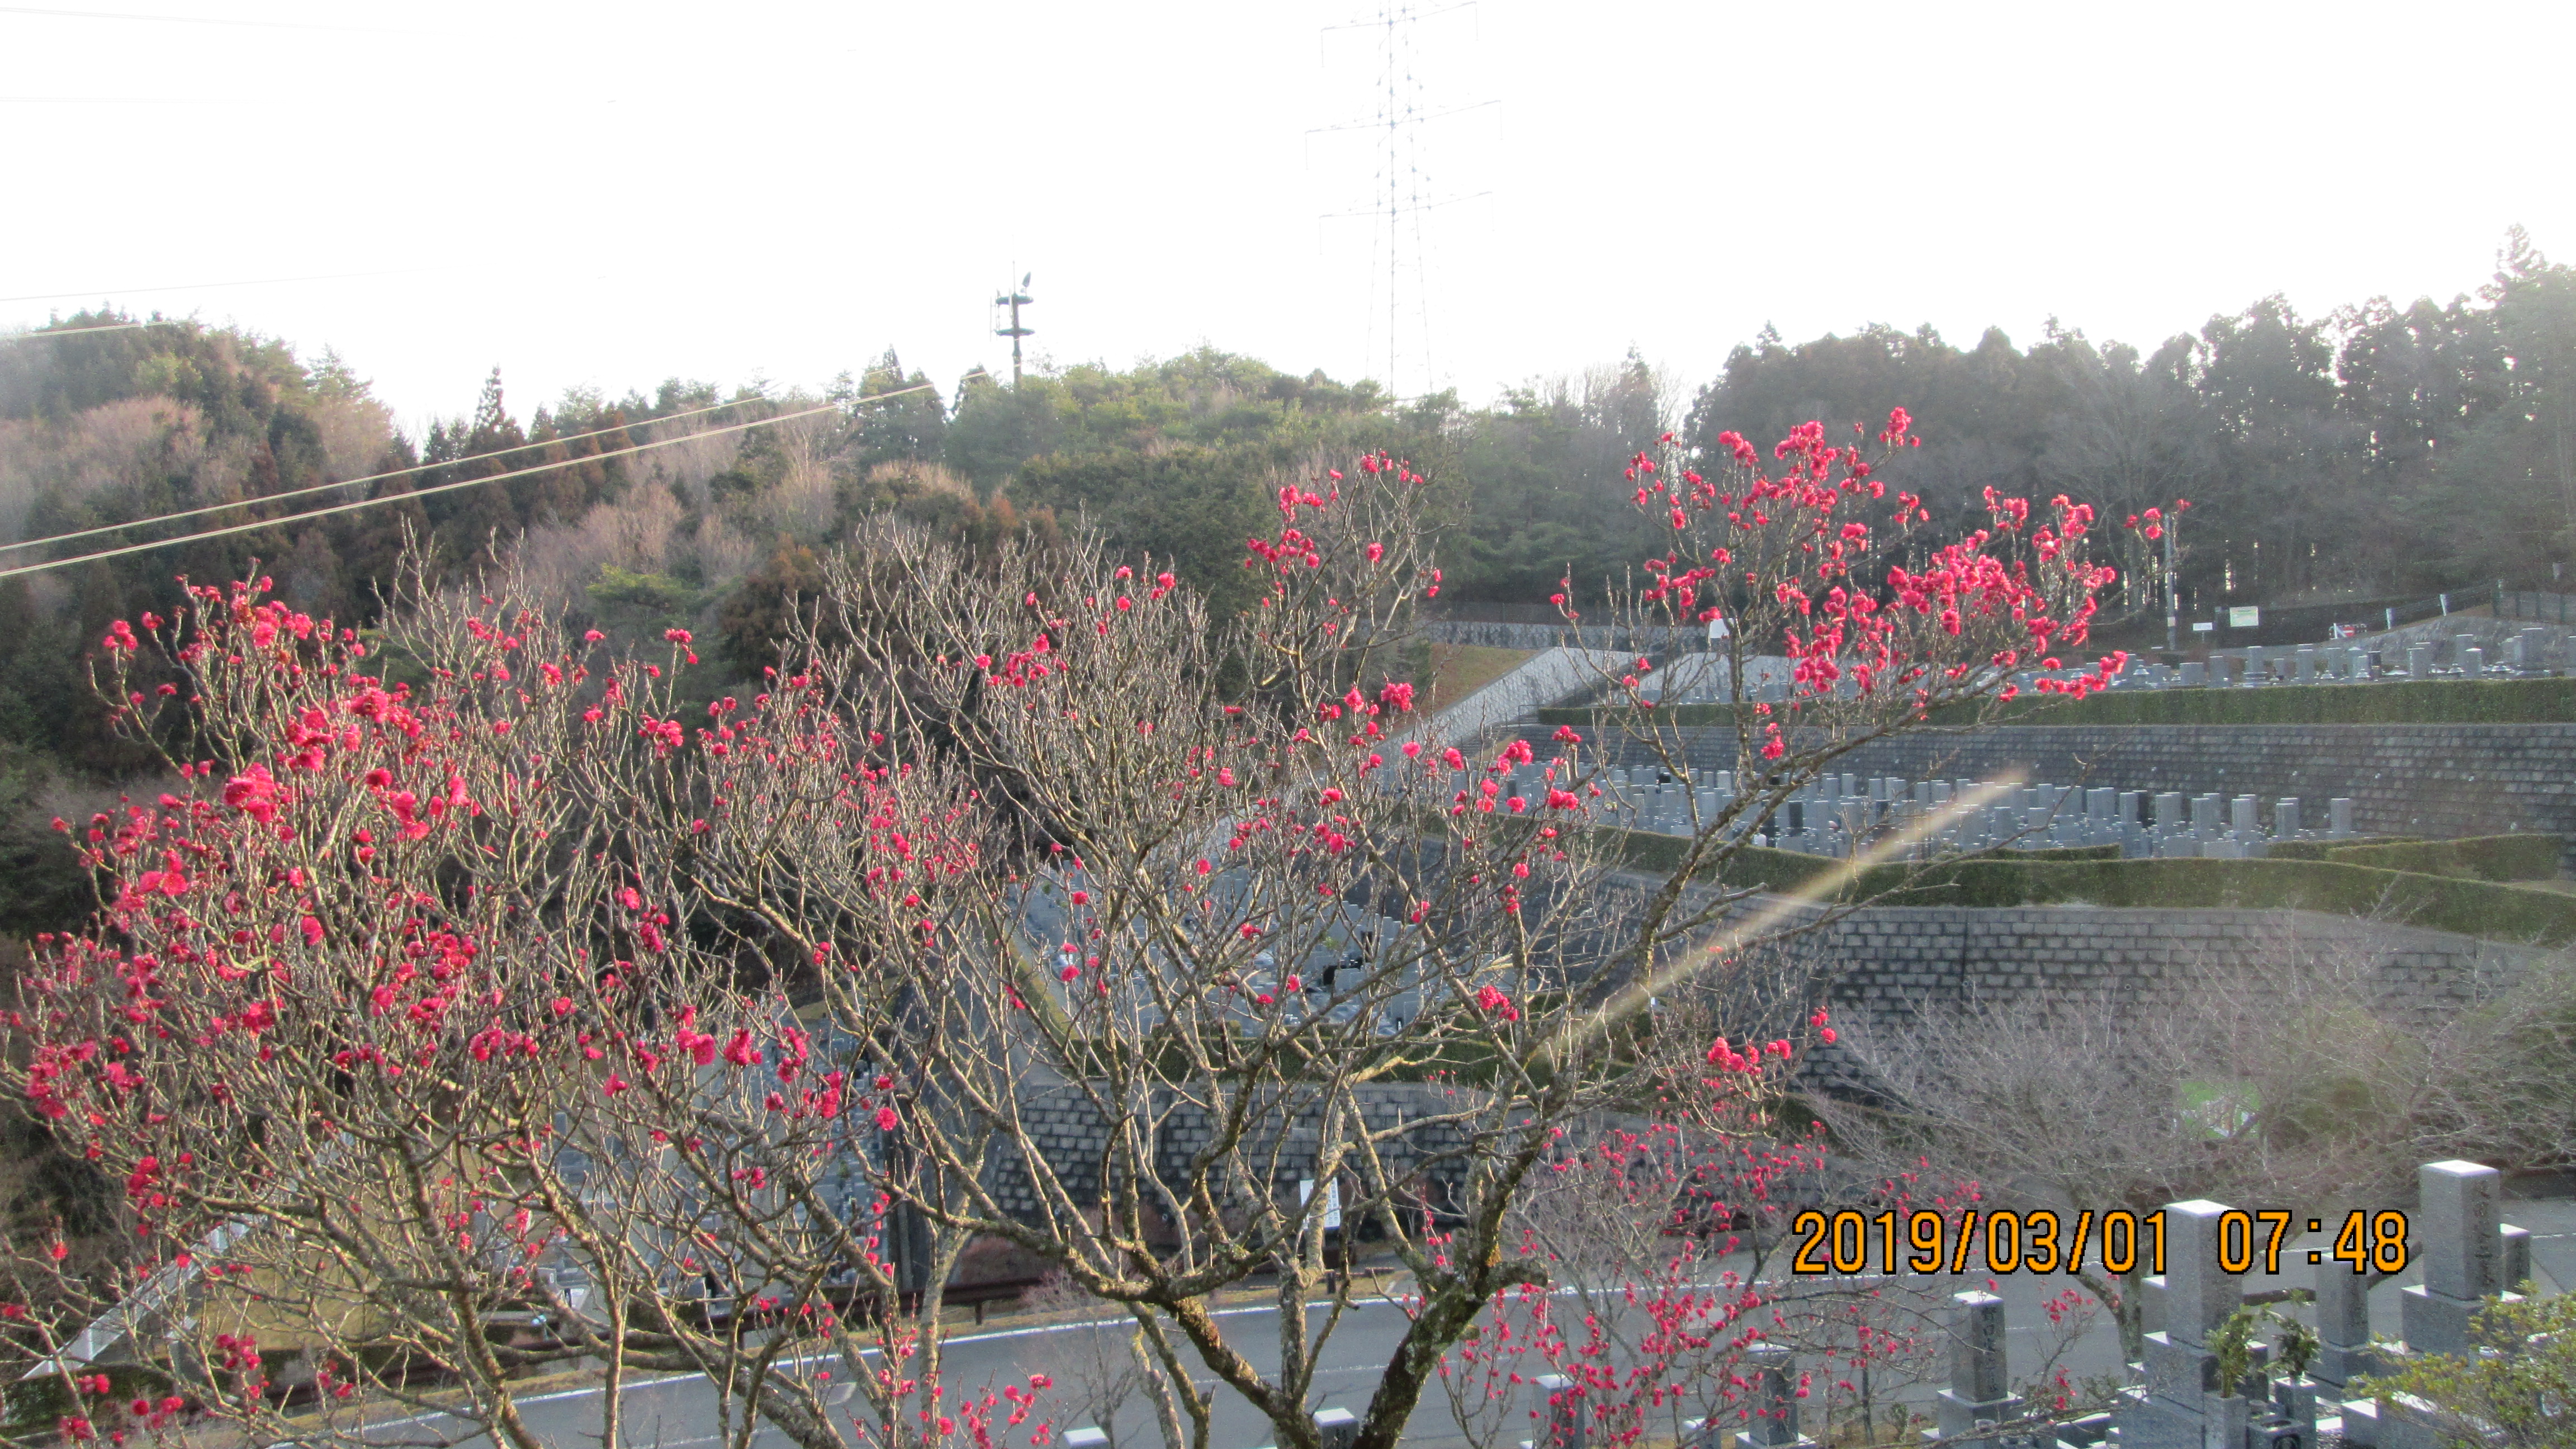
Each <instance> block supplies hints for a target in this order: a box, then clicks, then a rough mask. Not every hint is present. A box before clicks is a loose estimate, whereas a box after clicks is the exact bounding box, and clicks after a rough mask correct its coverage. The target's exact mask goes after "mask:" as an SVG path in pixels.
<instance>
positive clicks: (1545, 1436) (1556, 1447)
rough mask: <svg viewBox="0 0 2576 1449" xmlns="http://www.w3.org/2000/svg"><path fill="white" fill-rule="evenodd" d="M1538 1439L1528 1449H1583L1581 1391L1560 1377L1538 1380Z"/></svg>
mask: <svg viewBox="0 0 2576 1449" xmlns="http://www.w3.org/2000/svg"><path fill="white" fill-rule="evenodd" d="M1537 1388H1538V1422H1539V1437H1538V1438H1537V1440H1535V1441H1534V1442H1533V1443H1532V1445H1531V1449H1583V1436H1584V1430H1585V1429H1586V1427H1587V1423H1586V1420H1587V1419H1588V1418H1589V1417H1590V1416H1588V1415H1587V1414H1585V1413H1584V1412H1583V1391H1582V1390H1581V1389H1579V1388H1577V1387H1575V1383H1574V1380H1572V1379H1570V1378H1567V1377H1566V1376H1565V1375H1563V1374H1542V1375H1540V1376H1539V1379H1538V1384H1537Z"/></svg>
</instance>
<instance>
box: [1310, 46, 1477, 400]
mask: <svg viewBox="0 0 2576 1449" xmlns="http://www.w3.org/2000/svg"><path fill="white" fill-rule="evenodd" d="M1475 3H1476V0H1454V3H1448V4H1436V5H1435V6H1434V7H1433V8H1431V9H1428V10H1426V9H1424V8H1422V7H1421V5H1420V4H1418V3H1416V0H1380V4H1379V7H1378V11H1377V13H1376V14H1375V15H1373V16H1368V17H1365V18H1361V19H1355V20H1351V21H1349V22H1347V23H1345V24H1341V25H1328V26H1325V27H1324V29H1325V31H1326V32H1328V33H1329V32H1331V31H1336V30H1372V31H1375V32H1377V34H1378V37H1379V50H1378V75H1377V78H1376V83H1375V85H1374V86H1373V87H1372V89H1374V90H1375V91H1376V92H1377V93H1378V95H1377V102H1376V106H1375V108H1374V109H1375V114H1373V115H1370V116H1368V117H1367V118H1366V119H1362V120H1353V121H1348V122H1344V123H1342V124H1340V125H1332V126H1316V127H1313V128H1311V129H1309V130H1308V132H1307V134H1308V135H1310V136H1312V135H1320V134H1323V133H1326V132H1333V131H1367V132H1375V133H1378V134H1380V135H1382V137H1383V139H1384V146H1385V149H1384V151H1383V154H1382V158H1381V160H1380V164H1379V174H1378V176H1377V177H1376V179H1375V181H1374V182H1373V183H1372V191H1373V192H1374V193H1375V194H1374V195H1373V196H1372V198H1371V200H1370V202H1369V203H1368V204H1367V205H1364V206H1360V207H1356V208H1354V209H1352V210H1349V211H1337V212H1328V213H1326V214H1325V216H1324V217H1323V218H1321V219H1323V220H1330V219H1333V218H1337V217H1369V218H1371V219H1373V220H1376V221H1379V222H1382V223H1383V224H1384V227H1385V234H1384V235H1385V244H1386V386H1387V392H1388V394H1389V395H1390V396H1395V395H1397V394H1400V393H1401V392H1402V391H1403V389H1402V388H1401V387H1399V386H1398V385H1397V382H1396V371H1397V367H1398V365H1399V361H1400V354H1401V350H1402V349H1401V342H1400V338H1401V333H1402V328H1403V309H1404V301H1405V297H1404V289H1403V282H1404V264H1405V261H1406V259H1407V258H1406V241H1407V237H1406V234H1405V233H1406V227H1407V225H1408V223H1409V224H1410V226H1411V231H1412V235H1411V238H1410V241H1411V244H1412V245H1411V258H1410V259H1411V262H1412V266H1413V284H1414V285H1413V291H1414V297H1413V303H1414V307H1415V310H1416V313H1417V315H1418V319H1419V322H1420V331H1421V351H1422V358H1421V362H1422V370H1423V386H1424V390H1425V391H1426V392H1427V391H1429V390H1430V388H1431V385H1432V383H1433V380H1434V379H1433V374H1432V367H1431V315H1430V304H1429V300H1428V288H1427V286H1426V285H1425V277H1424V263H1423V242H1422V213H1424V212H1426V211H1432V210H1436V209H1438V208H1440V207H1444V206H1449V205H1452V204H1454V203H1456V202H1461V201H1472V200H1474V199H1475V198H1476V197H1480V196H1490V195H1492V194H1493V193H1492V192H1490V191H1479V192H1475V193H1472V194H1470V195H1465V196H1459V195H1450V196H1431V195H1427V194H1426V192H1427V190H1428V187H1429V183H1430V180H1431V177H1430V176H1429V175H1428V173H1427V172H1426V171H1425V169H1424V167H1423V164H1422V160H1421V156H1420V147H1419V144H1418V143H1419V134H1418V133H1419V132H1420V130H1421V128H1422V127H1423V126H1424V125H1425V124H1426V123H1428V122H1431V121H1437V120H1443V119H1446V118H1448V117H1451V116H1456V115H1462V114H1464V113H1466V112H1469V111H1481V110H1484V109H1486V108H1487V107H1489V106H1496V105H1500V104H1501V102H1500V101H1494V100H1488V101H1478V102H1475V103H1473V104H1470V105H1463V106H1453V107H1449V108H1447V109H1444V110H1433V109H1431V108H1430V107H1429V106H1428V105H1427V104H1426V103H1425V101H1424V99H1423V96H1422V78H1421V76H1420V75H1419V73H1418V70H1417V63H1416V59H1415V57H1416V55H1417V53H1418V46H1417V44H1416V42H1415V39H1414V34H1413V32H1414V29H1415V27H1416V26H1417V25H1419V24H1420V23H1421V22H1422V21H1424V20H1427V19H1429V18H1431V17H1433V16H1437V15H1445V14H1448V13H1449V12H1451V11H1455V10H1466V9H1471V8H1472V7H1473V6H1474V5H1475Z"/></svg>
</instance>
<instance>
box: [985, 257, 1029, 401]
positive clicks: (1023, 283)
mask: <svg viewBox="0 0 2576 1449" xmlns="http://www.w3.org/2000/svg"><path fill="white" fill-rule="evenodd" d="M1036 275H1037V274H1036V273H1035V272H1022V273H1020V284H1019V285H1018V286H1016V287H1014V288H1012V289H1011V290H1010V291H1009V292H1008V293H1006V294H1005V295H1003V296H999V297H995V298H994V299H993V305H994V306H996V307H1009V308H1010V309H1011V325H1010V326H1008V327H996V328H994V329H993V335H994V336H996V337H1007V338H1009V339H1011V386H1012V387H1015V388H1016V387H1018V386H1019V385H1020V339H1021V338H1023V337H1035V336H1036V335H1037V329H1036V328H1034V327H1023V326H1021V325H1020V309H1021V308H1022V307H1026V306H1028V305H1030V303H1029V292H1028V286H1029V278H1031V277H1033V276H1036Z"/></svg>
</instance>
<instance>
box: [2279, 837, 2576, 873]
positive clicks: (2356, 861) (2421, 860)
mask: <svg viewBox="0 0 2576 1449" xmlns="http://www.w3.org/2000/svg"><path fill="white" fill-rule="evenodd" d="M2565 844H2566V843H2565V842H2564V841H2562V840H2560V839H2559V838H2558V837H2557V836H2555V835H2542V834H2538V833H2533V832H2525V833H2522V834H2516V835H2472V836H2467V837H2464V838H2462V839H2458V840H2419V841H2413V842H2407V843H2391V844H2386V845H2358V844H2347V845H2343V846H2341V847H2340V848H2338V849H2337V850H2335V851H2334V853H2333V854H2331V855H2329V856H2327V857H2326V858H2327V859H2328V860H2334V861H2340V862H2342V863H2343V864H2345V865H2368V866H2376V867H2378V868H2379V869H2381V870H2406V871H2416V872H2419V873H2421V874H2424V875H2450V876H2468V877H2472V878H2474V879H2477V880H2549V879H2552V878H2554V877H2556V876H2557V874H2558V858H2559V856H2560V854H2561V853H2562V852H2563V850H2564V849H2565Z"/></svg>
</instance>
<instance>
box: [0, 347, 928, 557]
mask: <svg viewBox="0 0 2576 1449" xmlns="http://www.w3.org/2000/svg"><path fill="white" fill-rule="evenodd" d="M937 386H938V384H936V383H924V384H922V385H921V386H919V387H908V388H902V389H899V390H897V391H896V392H881V393H877V394H875V395H874V396H872V397H868V398H863V399H861V401H863V402H874V401H876V400H877V399H878V398H888V397H896V396H899V395H900V394H901V393H907V392H928V391H931V390H932V389H933V388H935V387H937ZM839 407H840V404H838V403H824V404H822V405H821V406H819V407H810V408H805V409H803V410H801V411H798V412H792V413H781V414H779V415H778V416H776V417H774V418H755V419H753V420H752V421H750V422H747V423H727V424H725V425H724V426H723V427H720V428H707V429H704V430H702V431H700V432H695V433H682V434H681V435H680V436H678V437H676V438H663V439H661V440H659V441H656V442H651V443H638V444H637V445H635V446H634V447H632V448H620V449H618V450H616V451H614V452H608V453H596V454H593V455H592V459H593V460H604V459H608V458H623V457H627V456H629V455H631V454H635V453H642V452H648V451H650V450H652V449H654V448H668V447H671V446H673V445H675V444H679V443H685V442H689V441H691V440H693V439H697V438H712V437H716V436H718V435H720V434H724V433H739V432H742V431H744V430H745V429H748V428H763V427H767V426H769V425H770V424H772V423H788V422H794V421H795V420H796V419H798V418H810V417H812V416H814V415H815V414H817V413H828V412H832V411H835V410H837V409H838V408H839ZM564 466H565V465H564V464H561V463H544V464H540V465H538V466H537V467H534V468H519V469H514V470H512V471H510V472H507V473H494V474H492V475H491V476H489V477H486V478H464V479H459V480H458V481H456V482H454V483H440V484H436V485H434V486H432V487H428V488H420V489H415V490H413V491H412V492H409V493H388V494H386V495H384V496H383V497H381V498H361V499H359V500H358V501H356V502H354V503H334V504H332V505H330V506H329V507H327V508H313V509H307V510H306V511H304V512H302V513H296V514H290V515H288V516H287V517H284V518H270V519H262V520H260V521H257V522H253V523H236V524H231V525H228V526H226V527H223V528H209V529H204V530H201V531H199V532H196V533H189V534H182V535H180V536H179V537H177V538H165V539H161V540H159V541H158V542H154V543H133V544H127V545H126V546H125V547H123V548H109V549H101V550H99V551H98V552H96V553H85V554H77V555H75V556H73V557H71V558H58V559H52V560H48V561H47V562H44V563H35V564H20V565H19V566H17V567H16V568H8V569H0V579H8V578H16V577H17V576H19V575H21V574H32V573H41V572H43V571H44V570H46V569H57V568H67V567H69V566H71V565H73V564H84V563H96V562H98V561H100V560H102V559H111V558H122V557H124V556H125V555H127V554H136V553H148V552H150V551H151V550H153V549H156V548H171V547H175V546H176V545H179V544H183V543H196V542H199V541H201V540H204V539H209V538H222V537H225V536H226V535H229V534H235V533H252V532H256V531H258V530H260V529H263V528H278V527H282V526H284V525H286V524H290V523H301V522H303V521H304V520H306V519H308V518H320V517H323V516H324V515H326V514H333V513H348V512H352V511H354V510H356V509H360V508H373V507H375V506H376V505H377V504H379V503H393V502H398V501H400V500H402V499H405V498H426V497H428V496H429V495H431V494H433V493H447V492H452V491H454V490H456V489H459V488H477V487H480V486H482V485H483V484H486V483H500V482H506V481H507V480H509V479H512V478H525V477H528V476H530V475H532V474H536V473H551V472H554V471H556V470H557V469H559V468H562V467H564Z"/></svg>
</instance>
